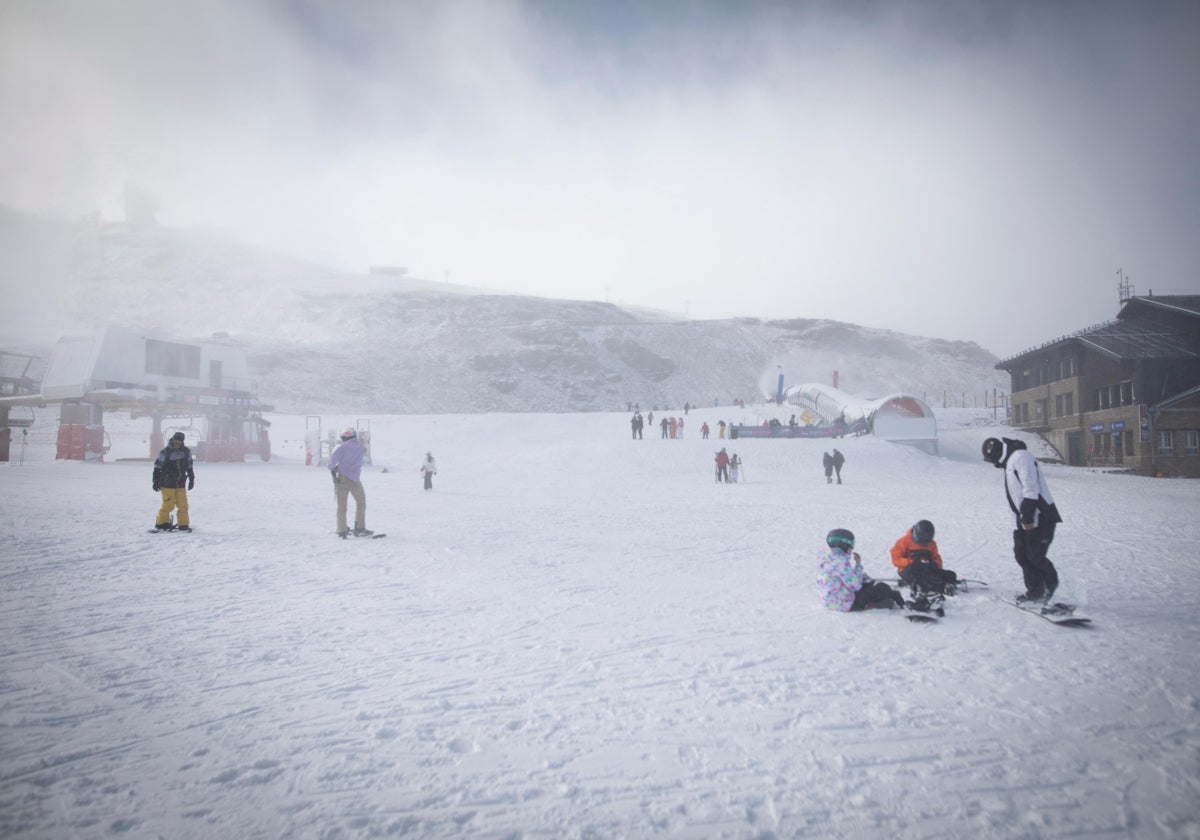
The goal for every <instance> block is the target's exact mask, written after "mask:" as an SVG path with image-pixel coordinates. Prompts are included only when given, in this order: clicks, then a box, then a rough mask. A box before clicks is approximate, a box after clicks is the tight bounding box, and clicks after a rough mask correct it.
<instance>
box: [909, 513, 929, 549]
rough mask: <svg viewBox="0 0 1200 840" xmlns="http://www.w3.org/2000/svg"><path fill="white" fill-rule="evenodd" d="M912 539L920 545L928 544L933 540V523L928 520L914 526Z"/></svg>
mask: <svg viewBox="0 0 1200 840" xmlns="http://www.w3.org/2000/svg"><path fill="white" fill-rule="evenodd" d="M912 538H913V540H914V541H915V542H916V543H917V544H918V545H925V544H926V543H928V542H929V541H930V540H932V539H933V523H932V522H930V521H929V520H928V519H922V520H921V521H920V522H918V523H917V524H916V525H914V526H912Z"/></svg>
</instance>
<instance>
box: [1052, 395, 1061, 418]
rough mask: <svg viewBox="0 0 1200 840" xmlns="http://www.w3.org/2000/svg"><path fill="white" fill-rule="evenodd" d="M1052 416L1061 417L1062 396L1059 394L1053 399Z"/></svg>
mask: <svg viewBox="0 0 1200 840" xmlns="http://www.w3.org/2000/svg"><path fill="white" fill-rule="evenodd" d="M1054 416H1055V417H1062V416H1063V395H1062V394H1059V395H1058V396H1056V397H1055V398H1054Z"/></svg>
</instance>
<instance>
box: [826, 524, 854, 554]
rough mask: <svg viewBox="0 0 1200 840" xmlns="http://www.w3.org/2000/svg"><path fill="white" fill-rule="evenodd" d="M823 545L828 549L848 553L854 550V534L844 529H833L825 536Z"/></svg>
mask: <svg viewBox="0 0 1200 840" xmlns="http://www.w3.org/2000/svg"><path fill="white" fill-rule="evenodd" d="M825 544H826V545H827V546H829V547H830V548H842V549H845V550H846V551H850V550H852V549H853V548H854V534H853V532H851V531H847V530H846V529H845V528H834V529H833V530H832V531H830V532H829V533H828V534H826V535H825Z"/></svg>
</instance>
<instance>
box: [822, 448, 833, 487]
mask: <svg viewBox="0 0 1200 840" xmlns="http://www.w3.org/2000/svg"><path fill="white" fill-rule="evenodd" d="M821 464H822V465H823V466H824V467H825V483H826V484H833V456H832V455H830V454H829V453H828V452H826V453H825V455H824V456H823V457H822V458H821Z"/></svg>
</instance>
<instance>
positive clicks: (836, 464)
mask: <svg viewBox="0 0 1200 840" xmlns="http://www.w3.org/2000/svg"><path fill="white" fill-rule="evenodd" d="M844 463H846V456H845V455H843V454H842V453H841V452H838V451H837V450H836V449H835V450H833V471H834V472H836V473H837V483H838V484H841V483H842V464H844Z"/></svg>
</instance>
